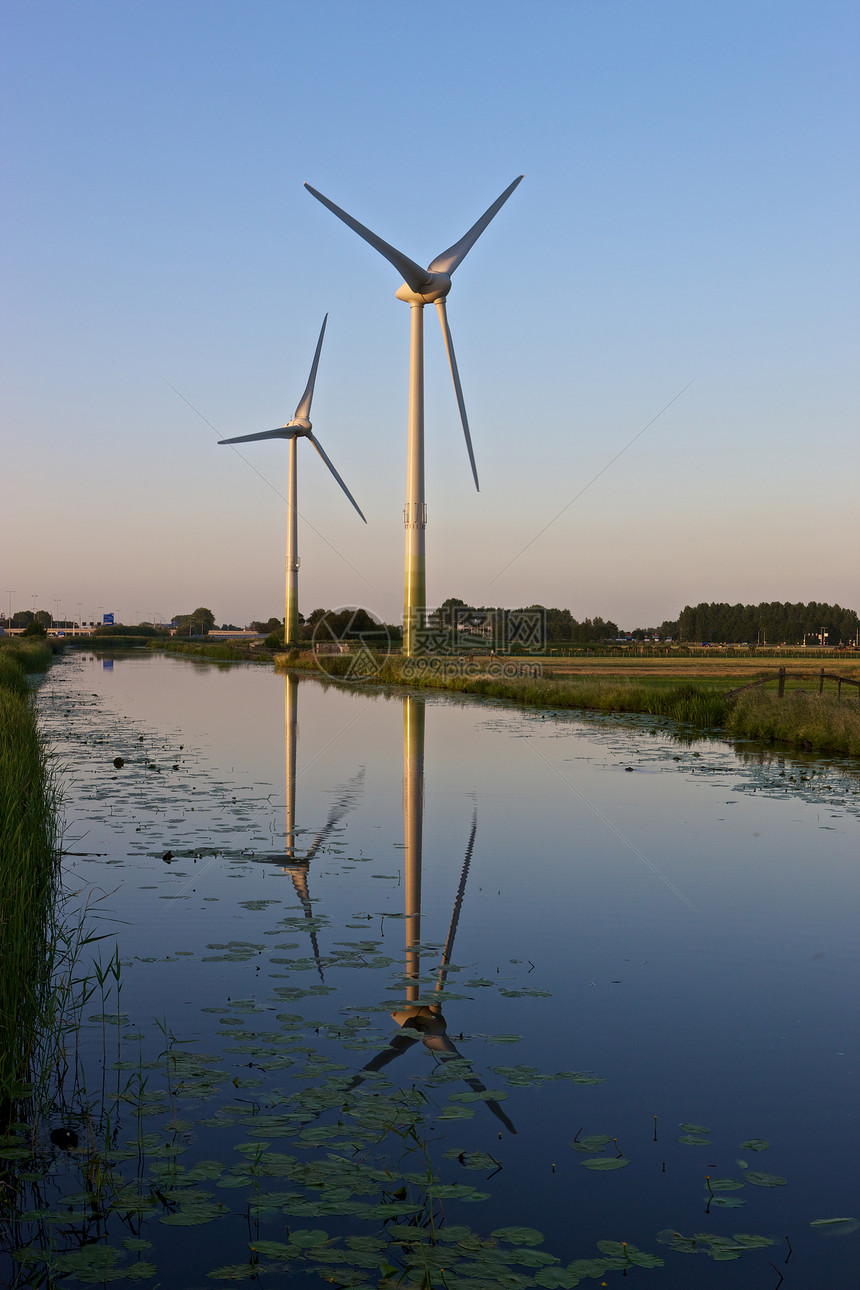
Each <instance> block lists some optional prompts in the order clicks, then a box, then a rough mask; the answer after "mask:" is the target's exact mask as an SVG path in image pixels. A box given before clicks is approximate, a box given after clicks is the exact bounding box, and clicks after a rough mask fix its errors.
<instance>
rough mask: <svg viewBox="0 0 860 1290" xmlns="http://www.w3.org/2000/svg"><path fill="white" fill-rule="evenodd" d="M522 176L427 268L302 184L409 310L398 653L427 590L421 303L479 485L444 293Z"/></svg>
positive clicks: (409, 642) (411, 634) (411, 648)
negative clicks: (394, 284)
mask: <svg viewBox="0 0 860 1290" xmlns="http://www.w3.org/2000/svg"><path fill="white" fill-rule="evenodd" d="M522 178H523V176H522V175H520V176H519V177H518V178H517V179H515V180H514V182H513V183H512V184H509V186H508V187H507V188H506V189H505V191H504V192H503V193H502V195H501V197H497V198H496V200H495V201H494V202H493V204H492V206H491V207H490V208H489V210H487V211H485V212H484V214H483V215H482V216H481V218H480V219H479V220H478V221H477V223H476V224H473V225H472V227H471V228H470V229H469V231H468V233H464V235H463V236H462V237H461V238H460V240H459V242H455V243H454V245H453V246H450V247H449V248H448V250H447V251H443V252H442V254H441V255H437V256H436V259H435V260H433V261H431V263H430V264H429V265H428V267H427V268H426V269H422V267H421V265H420V264H416V263H415V261H414V260H410V259H409V257H408V256H407V255H403V253H402V252H401V251H398V250H397V249H396V248H395V247H393V246H391V245H390V244H389V243H388V242H385V241H383V239H382V238H381V237H377V235H376V234H375V233H372V232H371V231H370V229H369V228H365V226H364V224H360V223H359V222H358V220H357V219H353V218H352V216H351V215H347V213H346V211H344V210H341V208H340V207H339V206H335V204H334V202H332V201H329V199H328V198H327V197H324V196H323V195H322V193H319V192H317V190H316V189H315V188H311V186H310V184H305V188H307V190H308V192H309V193H311V194H312V195H313V196H314V197H316V199H317V201H320V202H322V204H323V206H327V207H328V209H329V210H330V211H332V212H333V214H335V215H337V217H338V219H342V220H343V222H344V224H348V225H349V227H350V228H351V229H352V230H353V231H354V232H356V233H357V234H358V235H359V237H363V238H364V240H365V241H366V242H369V243H370V245H371V246H372V247H375V248H376V250H377V251H379V253H380V255H384V256H385V258H386V260H388V261H390V263H391V264H393V265H394V267H395V269H397V271H398V273H400V274H401V275H402V276H403V279H404V281H403V284H402V285H401V286H400V287H399V288H398V289H397V291H396V292H395V293H394V294H395V295H396V297H397V299H398V300H403V301H405V302H406V304H408V305H409V306H410V307H411V310H412V328H411V340H410V349H409V449H408V454H407V465H406V505H405V507H404V508H403V522H404V524H405V525H406V574H405V578H404V592H403V652H404V654H405V655H407V657H410V656H412V655H413V654H415V653H416V652H417V649H416V646H417V636H416V628H420V627H422V626H423V625H424V619H425V616H426V607H427V590H426V578H425V568H424V534H425V529H426V527H427V506H426V504H425V501H424V306H425V305H432V304H435V306H436V311H437V313H438V314H439V321H440V323H441V324H442V336H443V338H444V341H445V349H446V351H447V353H448V362H449V364H450V367H451V376H452V378H453V380H454V391H455V393H456V395H457V405H458V407H459V409H460V420H461V421H462V423H463V433H464V434H465V436H466V449H467V451H468V453H469V462H470V463H471V466H472V474H473V476H474V479H475V488H478V471H477V468H476V466H475V454H474V453H473V451H472V437H471V435H470V434H469V422H468V418H467V417H466V405H465V402H464V401H463V390H462V387H461V385H460V373H459V371H458V369H457V360H456V358H455V356H454V344H453V341H452V340H451V329H450V327H449V326H448V314H447V311H446V307H445V298H446V296H447V295H448V292H449V291H450V290H451V274H452V273H453V272H454V270H455V269H456V268H457V267H458V266H459V265H460V264H461V263H462V262H463V260H464V259H465V258H466V256H467V255H468V253H469V251H470V250H471V249H472V247H473V246H474V245H475V243H476V242H477V240H478V238H479V237H480V236H481V234H482V233H483V231H484V229H485V228H486V227H487V225H488V224H489V222H490V220H491V219H492V218H493V217H494V215H497V214H498V212H499V211H500V210H501V208H502V207H503V206H504V204H505V202H506V201H507V200H508V198H509V197H510V195H511V193H512V192H513V191H514V189H515V188H516V186H517V184H518V183H519V182H520V180H521V179H522Z"/></svg>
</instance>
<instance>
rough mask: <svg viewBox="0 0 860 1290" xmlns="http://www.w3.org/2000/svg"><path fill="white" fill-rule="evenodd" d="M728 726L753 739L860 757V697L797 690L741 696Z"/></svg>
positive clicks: (728, 728) (733, 708)
mask: <svg viewBox="0 0 860 1290" xmlns="http://www.w3.org/2000/svg"><path fill="white" fill-rule="evenodd" d="M725 724H726V729H727V730H728V731H730V733H731V734H733V735H744V736H746V737H747V738H750V739H774V740H778V741H779V742H780V743H790V744H793V745H794V747H795V748H801V749H803V750H804V751H805V752H838V753H844V754H846V755H847V756H850V757H860V699H856V698H848V699H845V698H843V699H838V698H836V696H835V695H832V694H816V693H810V692H809V691H808V690H807V691H803V690H795V691H794V692H793V693H789V694H786V696H785V698H784V699H778V698H777V697H776V695H775V694H774V693H773V692H772V691H771V692H770V693H765V692H764V691H763V690H750V691H748V692H747V693H746V694H741V695H738V698H737V700H736V702H735V703H733V704H732V705H731V707H730V709H729V712H728V713H727V716H726V723H725Z"/></svg>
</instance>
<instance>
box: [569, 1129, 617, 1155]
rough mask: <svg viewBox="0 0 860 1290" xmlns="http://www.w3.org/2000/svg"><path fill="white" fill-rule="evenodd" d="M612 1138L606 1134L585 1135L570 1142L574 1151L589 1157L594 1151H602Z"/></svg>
mask: <svg viewBox="0 0 860 1290" xmlns="http://www.w3.org/2000/svg"><path fill="white" fill-rule="evenodd" d="M611 1141H612V1138H611V1137H610V1136H609V1134H608V1133H587V1134H586V1135H585V1137H581V1138H576V1139H575V1140H574V1141H573V1142H571V1144H570V1145H571V1146H572V1147H573V1149H574V1151H581V1152H583V1154H584V1155H590V1154H592V1153H593V1152H596V1151H602V1150H603V1148H604V1147H605V1146H606V1144H607V1143H608V1142H611Z"/></svg>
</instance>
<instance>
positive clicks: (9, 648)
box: [0, 640, 60, 1120]
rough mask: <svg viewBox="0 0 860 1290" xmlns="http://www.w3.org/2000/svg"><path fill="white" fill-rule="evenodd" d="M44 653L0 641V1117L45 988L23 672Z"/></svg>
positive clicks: (37, 814) (49, 805)
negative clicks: (0, 945) (0, 951)
mask: <svg viewBox="0 0 860 1290" xmlns="http://www.w3.org/2000/svg"><path fill="white" fill-rule="evenodd" d="M51 657H52V650H51V647H50V646H49V645H47V644H46V643H44V642H29V641H27V642H24V641H17V640H16V641H3V642H2V643H0V848H2V850H0V854H2V859H3V863H2V865H0V939H2V946H3V952H2V954H0V1120H2V1118H3V1115H4V1113H5V1112H6V1111H7V1110H8V1108H9V1106H10V1105H11V1103H12V1102H13V1101H14V1100H15V1098H16V1097H17V1096H19V1095H20V1093H21V1091H22V1081H23V1080H25V1078H26V1073H27V1071H28V1069H29V1066H30V1058H31V1051H32V1044H33V1042H34V1039H35V1035H36V1033H37V1022H38V1019H39V1018H40V1016H42V1014H43V1011H44V1005H45V1002H46V998H47V994H48V991H49V989H50V963H51V958H52V955H51V941H52V933H53V918H54V904H55V902H54V897H55V894H56V888H57V881H58V877H59V866H60V846H59V826H58V800H57V789H56V785H55V783H54V780H53V777H52V775H51V772H50V769H49V767H48V763H47V759H46V754H45V748H44V745H43V743H42V740H41V737H40V735H39V730H38V726H37V722H36V711H35V705H34V702H33V695H32V689H31V685H30V681H29V680H28V676H29V675H32V674H33V673H38V672H44V671H46V669H47V667H48V665H49V664H50V661H51Z"/></svg>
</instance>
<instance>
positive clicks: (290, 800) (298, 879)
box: [255, 674, 364, 980]
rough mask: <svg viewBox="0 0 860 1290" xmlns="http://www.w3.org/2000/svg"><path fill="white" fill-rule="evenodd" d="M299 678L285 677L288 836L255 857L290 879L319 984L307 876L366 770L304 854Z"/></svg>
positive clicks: (340, 795)
mask: <svg viewBox="0 0 860 1290" xmlns="http://www.w3.org/2000/svg"><path fill="white" fill-rule="evenodd" d="M298 712H299V678H298V677H297V676H290V675H289V674H286V675H285V676H284V744H285V788H286V835H285V839H284V842H285V845H284V851H283V853H280V852H279V853H273V854H271V855H266V856H256V857H255V861H256V863H258V864H276V865H279V866H280V868H281V870H282V871H283V872H284V873H287V874H289V875H290V879H291V880H292V884H293V889H294V891H295V893H296V895H297V896H298V898H299V903H300V904H301V906H302V909H303V910H304V912H305V918H307V919H308V920H310V923H311V926H310V929H309V930H310V938H311V946H312V948H313V952H314V959H315V961H316V965H317V972H318V973H319V975H320V980H325V977H324V976H323V968H322V960H321V958H320V951H319V944H318V942H317V934H316V926H315V925H314V923H313V917H314V911H313V905H312V903H311V895H310V889H309V887H308V873H309V871H310V866H311V861H312V860H313V858H314V856H315V855H316V854H317V853H318V852H319V850H320V848H321V847H322V845H323V843H324V842H326V841H327V839H328V838H329V837H330V835H331V834H332V833H333V832H334V830H335V829H336V828H337V826H338V824H340V822H341V820H342V819H343V817H344V815H346V813H347V811H349V810H351V809H352V808H353V806H355V803H356V799H357V798H358V795H359V794H360V792H361V790H362V788H363V787H364V767H363V766H362V767H360V768H359V770H358V771H357V772H356V773H355V775H353V776H352V778H351V779H350V780H348V781H347V782H346V783H345V784H341V785H340V786H339V787H338V788H337V789H336V790H335V794H336V795H335V799H334V801H333V802H332V804H331V807H330V809H329V813H328V817H327V819H326V822H325V824H324V825H323V826H322V828H321V829H320V830H319V832H318V833H317V835H316V837H315V838H314V840H313V841H312V842H311V844H310V846H309V847H308V849H307V850H306V851H303V852H302V853H301V854H300V853H299V851H298V848H297V846H296V777H297V769H296V767H297V751H298V736H299V715H298Z"/></svg>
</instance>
